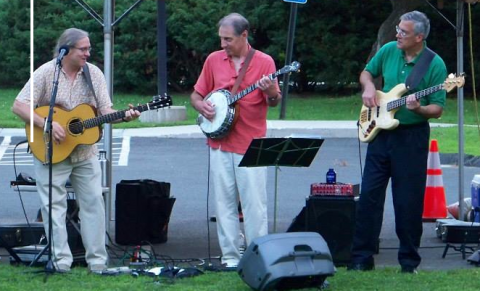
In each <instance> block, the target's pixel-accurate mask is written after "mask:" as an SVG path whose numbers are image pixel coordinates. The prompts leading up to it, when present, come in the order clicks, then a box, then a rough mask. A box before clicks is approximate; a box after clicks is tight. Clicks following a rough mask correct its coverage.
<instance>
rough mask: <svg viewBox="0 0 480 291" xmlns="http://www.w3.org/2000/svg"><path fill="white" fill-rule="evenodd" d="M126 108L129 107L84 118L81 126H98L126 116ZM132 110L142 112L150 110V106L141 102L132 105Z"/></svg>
mask: <svg viewBox="0 0 480 291" xmlns="http://www.w3.org/2000/svg"><path fill="white" fill-rule="evenodd" d="M127 110H130V108H129V109H125V110H119V111H116V112H113V113H109V114H105V115H101V116H97V117H94V118H90V119H86V120H84V121H83V126H84V127H85V128H93V127H96V126H100V125H102V124H104V123H110V122H112V121H115V120H118V119H122V118H124V117H125V116H126V115H125V112H127ZM133 110H137V111H139V112H143V111H147V110H150V107H149V105H148V104H143V105H139V106H137V107H133Z"/></svg>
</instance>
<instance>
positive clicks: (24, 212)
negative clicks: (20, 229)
mask: <svg viewBox="0 0 480 291" xmlns="http://www.w3.org/2000/svg"><path fill="white" fill-rule="evenodd" d="M26 142H27V140H22V141H20V142H18V143H17V144H16V145H15V147H14V148H13V154H12V161H13V172H14V174H15V181H17V177H18V175H17V163H16V151H17V148H18V146H20V145H22V144H24V143H26ZM15 187H17V192H18V198H19V199H20V205H21V206H22V211H23V216H24V217H25V221H26V222H27V226H28V229H29V233H30V236H31V238H32V241H35V235H34V233H33V229H32V226H31V224H30V220H29V219H28V215H27V211H26V210H25V203H24V202H23V197H22V192H21V190H20V186H19V185H18V183H16V185H15ZM36 244H37V243H35V245H36Z"/></svg>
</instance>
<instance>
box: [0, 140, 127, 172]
mask: <svg viewBox="0 0 480 291" xmlns="http://www.w3.org/2000/svg"><path fill="white" fill-rule="evenodd" d="M120 139H121V140H122V141H121V142H120V141H119V140H120ZM114 140H115V141H114V142H112V166H128V155H129V153H130V137H129V136H128V137H115V138H114ZM11 143H12V137H11V136H4V137H3V140H2V143H1V144H0V166H12V165H13V159H15V164H16V165H17V166H19V165H22V166H31V165H33V155H32V154H30V153H27V151H26V149H27V146H28V144H27V143H24V144H21V145H19V146H18V147H17V149H16V152H15V156H14V152H13V150H14V148H15V145H12V144H11ZM97 146H98V148H99V149H100V150H101V149H103V143H97Z"/></svg>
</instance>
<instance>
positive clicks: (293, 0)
mask: <svg viewBox="0 0 480 291" xmlns="http://www.w3.org/2000/svg"><path fill="white" fill-rule="evenodd" d="M283 2H290V3H297V4H305V3H307V0H283Z"/></svg>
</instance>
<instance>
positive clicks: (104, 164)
mask: <svg viewBox="0 0 480 291" xmlns="http://www.w3.org/2000/svg"><path fill="white" fill-rule="evenodd" d="M98 160H99V161H100V168H101V169H102V187H108V159H107V152H106V151H100V152H99V155H98Z"/></svg>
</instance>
